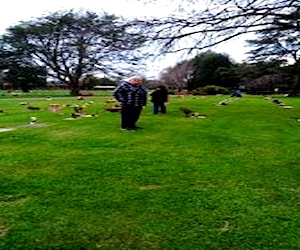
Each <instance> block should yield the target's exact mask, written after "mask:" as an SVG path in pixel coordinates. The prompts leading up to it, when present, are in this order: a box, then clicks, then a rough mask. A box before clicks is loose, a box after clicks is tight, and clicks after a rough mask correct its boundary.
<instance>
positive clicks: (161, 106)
mask: <svg viewBox="0 0 300 250" xmlns="http://www.w3.org/2000/svg"><path fill="white" fill-rule="evenodd" d="M158 112H161V113H163V114H165V113H166V112H167V109H166V106H165V103H164V102H155V103H153V114H157V113H158Z"/></svg>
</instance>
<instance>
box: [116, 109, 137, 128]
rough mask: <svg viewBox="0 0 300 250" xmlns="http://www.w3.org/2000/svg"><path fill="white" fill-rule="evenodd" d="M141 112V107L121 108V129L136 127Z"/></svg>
mask: <svg viewBox="0 0 300 250" xmlns="http://www.w3.org/2000/svg"><path fill="white" fill-rule="evenodd" d="M141 112H142V107H134V106H127V105H125V106H123V107H122V109H121V127H122V128H124V129H133V128H135V127H136V122H137V121H138V119H139V117H140V115H141Z"/></svg>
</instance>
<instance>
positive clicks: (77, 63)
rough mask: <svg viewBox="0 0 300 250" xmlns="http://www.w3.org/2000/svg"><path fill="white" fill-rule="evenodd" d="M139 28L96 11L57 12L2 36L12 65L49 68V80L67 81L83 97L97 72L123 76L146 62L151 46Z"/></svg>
mask: <svg viewBox="0 0 300 250" xmlns="http://www.w3.org/2000/svg"><path fill="white" fill-rule="evenodd" d="M142 34H143V32H140V31H139V30H138V26H137V23H135V22H134V21H126V20H124V19H121V18H118V17H116V16H114V15H108V14H106V13H104V14H103V15H102V16H99V15H97V14H96V13H92V12H88V11H87V12H77V13H74V12H73V11H67V12H55V13H52V14H50V15H47V16H44V17H41V18H37V19H34V20H31V21H27V22H22V23H21V24H18V25H16V26H13V27H10V28H9V29H8V30H7V34H5V35H4V36H3V37H2V44H3V46H2V49H3V50H4V51H8V52H9V53H10V57H8V59H7V60H15V59H16V58H20V56H21V58H22V63H23V64H24V63H26V62H27V63H30V64H35V65H39V66H45V67H46V68H47V72H48V76H50V77H52V78H55V79H58V80H60V81H62V82H67V83H68V84H69V86H70V89H71V93H72V94H73V95H77V94H78V93H79V90H80V81H81V79H82V78H83V77H84V76H85V75H88V74H91V73H103V74H106V75H112V74H121V73H124V70H125V69H126V68H127V69H128V68H130V69H132V67H134V65H137V64H138V62H140V61H141V59H142V58H143V57H142V52H141V49H142V47H143V46H144V43H145V42H146V40H145V37H144V36H143V35H142Z"/></svg>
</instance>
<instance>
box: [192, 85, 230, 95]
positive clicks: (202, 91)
mask: <svg viewBox="0 0 300 250" xmlns="http://www.w3.org/2000/svg"><path fill="white" fill-rule="evenodd" d="M229 93H230V91H229V89H227V88H224V87H221V86H216V85H207V86H205V87H202V88H198V89H196V90H194V91H192V94H193V95H217V94H223V95H227V94H229Z"/></svg>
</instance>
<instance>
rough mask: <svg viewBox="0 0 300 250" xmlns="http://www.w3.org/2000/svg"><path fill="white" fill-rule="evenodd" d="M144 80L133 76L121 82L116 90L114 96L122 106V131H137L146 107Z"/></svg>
mask: <svg viewBox="0 0 300 250" xmlns="http://www.w3.org/2000/svg"><path fill="white" fill-rule="evenodd" d="M142 82H143V78H142V77H140V76H132V77H130V78H128V79H125V80H123V81H121V83H120V84H119V86H118V87H117V88H116V89H115V91H114V93H113V96H114V97H115V98H116V100H117V101H118V102H120V104H121V129H122V130H135V129H139V128H140V127H138V126H136V122H137V121H138V120H139V118H140V115H141V112H142V109H143V106H146V102H147V91H146V89H145V88H144V87H143V86H142Z"/></svg>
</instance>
